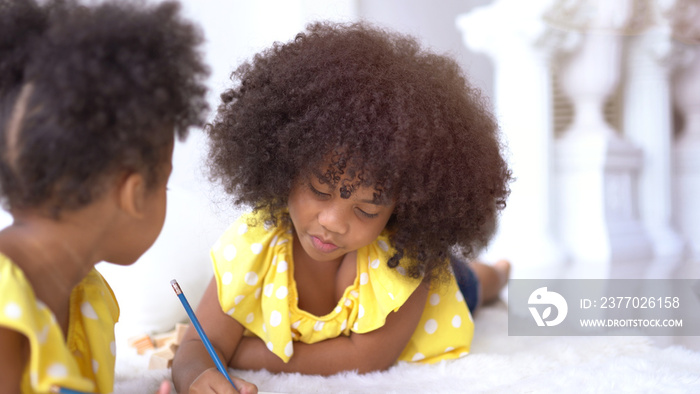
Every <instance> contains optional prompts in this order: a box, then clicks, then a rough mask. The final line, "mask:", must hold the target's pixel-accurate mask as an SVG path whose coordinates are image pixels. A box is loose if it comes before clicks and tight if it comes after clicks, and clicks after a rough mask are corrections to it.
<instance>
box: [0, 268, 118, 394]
mask: <svg viewBox="0 0 700 394" xmlns="http://www.w3.org/2000/svg"><path fill="white" fill-rule="evenodd" d="M118 318H119V307H118V305H117V301H116V299H115V297H114V294H113V293H112V289H111V288H110V287H109V285H108V284H107V282H105V280H104V278H102V276H101V275H100V274H99V273H98V272H97V270H95V269H93V270H92V271H91V272H90V273H89V274H88V276H87V277H85V279H83V280H82V281H81V282H80V284H79V285H78V286H76V288H75V289H73V292H72V293H71V299H70V321H69V328H68V335H67V337H66V338H67V339H66V340H64V336H63V333H62V330H61V327H60V326H59V325H58V324H57V322H56V318H55V317H54V315H53V313H52V312H51V310H50V309H49V308H48V307H46V305H44V303H42V302H41V301H39V300H38V299H36V297H35V295H34V291H33V289H32V287H31V285H30V284H29V282H28V281H27V278H26V277H25V276H24V273H23V272H22V270H20V269H19V268H18V267H17V266H15V265H14V264H13V263H12V262H11V261H10V260H9V259H8V258H7V257H5V256H3V255H2V254H0V326H2V327H5V328H9V329H11V330H15V331H18V332H20V333H21V334H23V335H24V336H26V337H27V338H28V339H29V344H30V347H31V350H30V357H29V362H28V365H27V368H26V369H25V371H24V376H23V378H22V393H47V392H49V390H50V388H51V386H52V385H58V386H61V387H65V388H69V389H73V390H79V391H87V392H95V393H111V392H112V390H113V386H114V362H115V343H114V324H115V323H116V321H117V319H118Z"/></svg>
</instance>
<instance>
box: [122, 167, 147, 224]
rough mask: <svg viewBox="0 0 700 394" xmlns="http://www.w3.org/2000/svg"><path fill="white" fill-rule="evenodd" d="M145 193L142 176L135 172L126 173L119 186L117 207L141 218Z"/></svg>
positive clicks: (144, 183)
mask: <svg viewBox="0 0 700 394" xmlns="http://www.w3.org/2000/svg"><path fill="white" fill-rule="evenodd" d="M145 194H146V182H145V180H144V179H143V176H142V175H141V174H139V173H137V172H132V173H130V174H128V175H126V176H125V177H124V178H123V179H122V182H121V184H120V186H119V192H118V194H117V195H118V200H119V201H118V203H119V207H120V208H121V209H122V210H123V211H124V212H126V213H127V214H129V215H131V216H133V217H135V218H138V219H140V218H142V217H143V215H144V212H143V210H144V199H145V198H144V196H145Z"/></svg>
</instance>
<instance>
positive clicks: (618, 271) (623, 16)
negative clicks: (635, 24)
mask: <svg viewBox="0 0 700 394" xmlns="http://www.w3.org/2000/svg"><path fill="white" fill-rule="evenodd" d="M632 3H633V1H632V0H619V1H614V2H603V1H595V0H587V1H586V0H581V1H578V2H571V1H559V2H558V3H557V4H556V5H555V7H553V10H554V11H556V12H553V13H551V14H550V15H549V16H550V17H551V18H552V19H551V21H553V22H554V23H556V24H558V25H559V26H560V27H562V28H564V29H571V34H576V35H578V36H579V38H580V43H579V46H578V48H576V49H575V50H574V51H572V52H571V53H569V54H568V56H567V57H566V58H565V60H564V61H563V63H562V65H561V67H562V68H561V74H560V76H561V87H562V90H563V91H564V93H566V94H567V95H568V97H569V98H570V99H571V102H572V104H573V106H574V112H575V113H574V120H573V123H572V124H571V126H570V127H569V128H568V129H567V130H566V131H565V132H564V134H563V135H562V137H561V138H560V139H559V140H558V141H557V143H556V146H555V166H556V171H557V172H556V173H557V178H556V179H557V188H556V190H557V197H558V199H557V202H558V208H559V211H558V215H557V218H558V229H559V231H560V235H561V236H562V238H563V240H564V243H565V245H566V247H567V252H568V253H569V254H570V258H571V263H572V264H571V267H570V271H569V274H568V275H569V276H571V277H576V278H582V277H588V278H608V277H641V276H642V275H643V273H644V269H645V267H642V266H640V265H642V264H644V263H646V262H648V261H649V260H650V258H651V255H652V252H651V245H650V242H649V240H648V237H647V235H646V233H645V231H644V229H643V226H642V224H641V221H640V218H639V212H638V208H637V203H636V201H637V183H638V176H639V170H640V168H641V160H642V151H641V150H640V149H639V148H638V147H636V146H635V145H633V144H632V143H630V142H629V141H627V140H625V139H624V138H622V137H621V136H620V135H619V132H618V131H617V130H615V129H613V128H612V127H611V126H610V125H609V124H608V123H607V122H606V120H605V118H604V114H603V106H604V104H605V101H606V99H607V98H608V97H609V96H610V95H611V94H612V93H613V92H614V90H615V89H616V87H617V85H618V83H619V81H620V72H621V60H622V44H623V42H622V37H621V35H620V34H619V32H620V30H622V29H623V28H624V26H625V25H626V24H627V22H628V20H629V19H630V18H631V16H632V12H633V8H634V7H633V6H632V5H633V4H632ZM557 7H558V8H557ZM562 11H567V12H562ZM557 12H558V14H557Z"/></svg>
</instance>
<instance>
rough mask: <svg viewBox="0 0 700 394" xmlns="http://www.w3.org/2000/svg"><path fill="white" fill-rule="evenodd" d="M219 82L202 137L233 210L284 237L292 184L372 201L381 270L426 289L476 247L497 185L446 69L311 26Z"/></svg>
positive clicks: (408, 45)
mask: <svg viewBox="0 0 700 394" xmlns="http://www.w3.org/2000/svg"><path fill="white" fill-rule="evenodd" d="M231 80H232V82H233V85H232V87H230V88H229V89H227V90H225V91H224V92H223V93H222V94H221V103H220V105H219V107H218V111H217V114H216V117H215V118H214V119H213V121H212V122H211V123H210V124H209V125H208V126H207V128H206V131H207V133H208V135H209V144H210V148H209V164H210V168H211V177H212V180H214V181H216V182H218V183H220V185H221V186H222V187H223V189H224V190H225V191H226V192H227V193H228V194H229V195H230V196H232V201H233V202H234V203H235V204H242V205H246V206H249V207H252V208H253V209H254V210H256V211H260V212H264V213H266V215H267V216H266V220H268V221H271V222H273V223H277V222H278V221H280V220H282V222H283V223H286V224H287V225H289V224H290V221H289V216H288V213H287V211H286V209H287V199H288V196H289V193H290V190H291V188H292V187H293V186H294V185H295V182H298V181H299V180H301V179H308V178H305V177H309V176H317V177H318V179H319V181H320V182H322V183H328V184H330V185H333V186H334V187H339V188H340V189H339V190H340V195H341V197H343V198H347V197H349V196H350V195H351V193H352V192H353V190H354V189H355V188H357V187H360V186H362V187H372V188H374V190H375V198H380V199H381V198H391V199H393V200H394V201H395V202H396V206H395V209H394V212H393V214H392V216H391V218H390V220H389V222H388V224H387V228H386V231H387V233H388V235H389V237H390V239H391V241H392V244H393V246H394V248H395V249H396V254H395V255H394V256H393V257H392V258H391V259H390V260H389V262H388V264H389V266H391V267H396V266H397V265H398V263H399V260H401V259H402V258H406V263H404V262H402V263H401V264H402V266H404V264H405V265H406V270H407V273H408V274H409V275H411V276H413V277H419V276H424V277H425V278H426V279H428V278H437V277H440V276H442V275H440V274H445V273H446V272H447V268H448V267H449V263H448V260H449V258H448V257H449V256H450V254H451V253H453V252H455V251H457V252H459V253H461V255H462V256H463V257H464V258H465V259H469V258H473V257H475V254H476V253H477V252H478V251H479V250H480V249H481V248H483V247H484V246H485V245H486V244H487V242H488V241H489V239H490V237H491V236H492V234H493V231H494V229H495V226H496V221H497V216H498V212H499V211H500V210H501V209H503V208H504V207H505V202H506V198H507V196H508V194H509V186H508V185H509V182H510V181H511V171H510V170H509V168H508V166H507V164H506V162H505V160H504V158H503V156H502V154H501V151H502V149H503V146H502V144H501V142H500V139H499V138H500V137H499V135H500V133H499V129H498V125H497V123H496V121H495V119H494V117H493V115H492V113H491V112H490V110H489V109H488V106H487V103H486V102H485V100H484V99H483V98H482V97H481V94H480V91H479V90H478V89H476V88H474V87H472V86H471V85H470V84H469V83H468V81H467V80H466V78H465V77H464V75H463V73H462V71H461V69H460V67H459V66H458V64H457V63H456V62H455V61H454V60H453V59H452V58H450V57H449V56H444V55H439V54H435V53H432V52H430V51H428V50H425V49H423V48H422V47H421V46H420V45H419V43H418V42H417V41H416V40H415V39H414V38H412V37H410V36H405V35H402V34H398V33H396V32H392V31H388V30H384V29H381V28H378V27H375V26H372V25H369V24H367V23H353V24H336V23H327V22H320V23H314V24H311V25H309V26H308V27H307V29H306V30H305V31H304V32H302V33H300V34H298V35H297V36H296V38H295V39H294V40H292V41H290V42H287V43H279V42H277V43H275V44H274V45H273V46H272V47H270V48H268V49H266V50H265V51H263V52H261V53H259V54H257V55H256V56H255V57H254V58H253V59H251V60H250V61H248V62H245V63H243V64H242V65H241V66H240V67H239V68H237V69H236V70H235V71H234V72H233V73H232V75H231ZM329 163H330V164H329ZM442 277H444V276H442Z"/></svg>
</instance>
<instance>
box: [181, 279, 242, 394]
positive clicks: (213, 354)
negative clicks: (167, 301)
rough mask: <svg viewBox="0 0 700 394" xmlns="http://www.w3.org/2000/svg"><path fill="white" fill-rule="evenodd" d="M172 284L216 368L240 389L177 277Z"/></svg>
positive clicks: (234, 386)
mask: <svg viewBox="0 0 700 394" xmlns="http://www.w3.org/2000/svg"><path fill="white" fill-rule="evenodd" d="M170 284H171V285H172V286H173V290H175V294H177V297H178V298H179V299H180V302H182V306H184V307H185V311H186V312H187V315H188V316H189V317H190V321H192V325H193V326H194V328H195V329H196V330H197V334H199V338H201V339H202V343H204V347H205V348H207V352H209V356H211V359H212V360H214V364H216V369H218V370H219V372H221V373H222V374H224V376H226V379H228V381H229V382H230V383H231V386H233V388H234V389H236V390H238V388H237V387H236V385H235V384H233V380H231V377H230V376H228V371H227V370H226V367H224V364H223V363H222V362H221V360H220V359H219V355H218V354H217V353H216V351H215V350H214V346H212V345H211V342H209V338H207V334H205V333H204V330H203V329H202V325H201V324H199V320H197V316H196V315H195V314H194V311H193V310H192V307H190V303H189V302H187V298H185V293H183V292H182V289H181V288H180V285H179V284H178V283H177V280H175V279H173V280H171V281H170Z"/></svg>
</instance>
